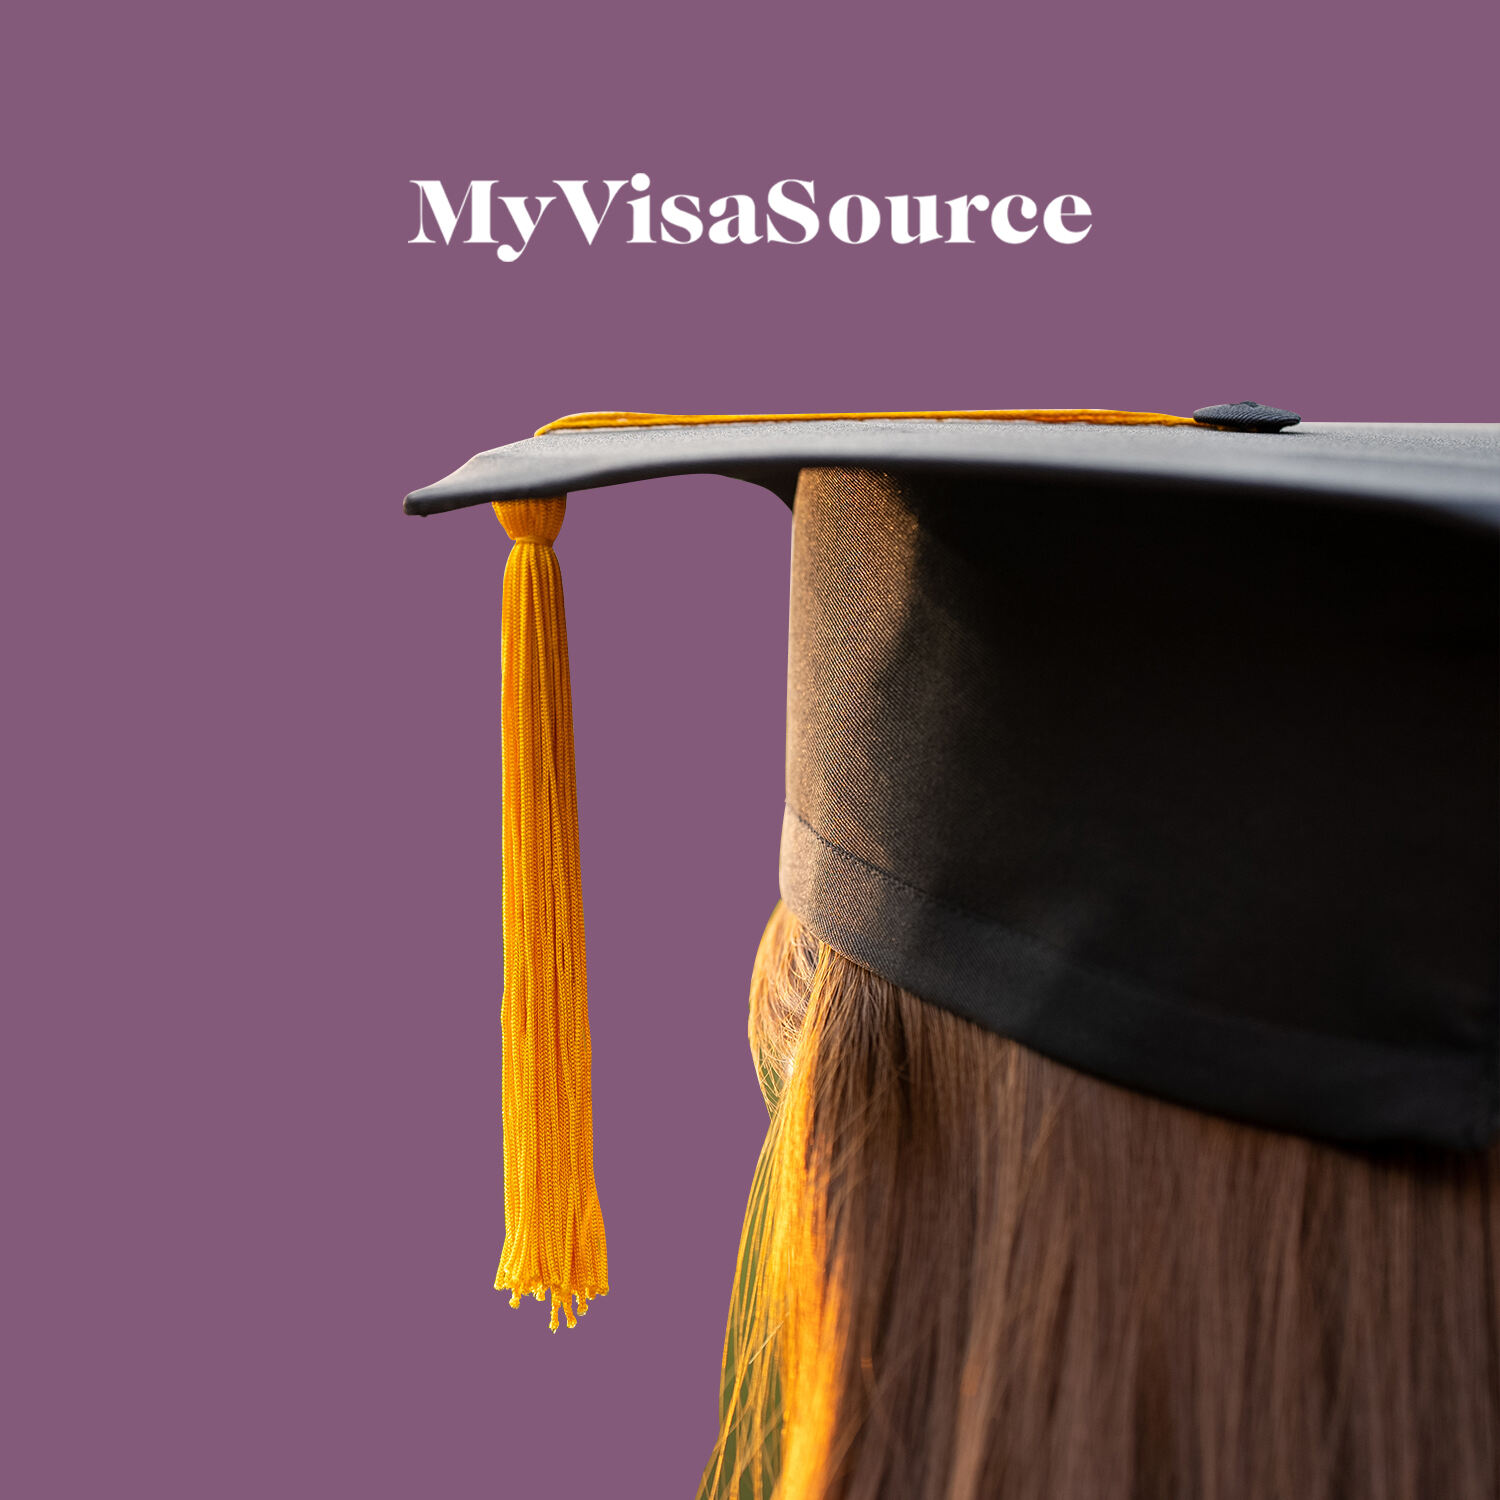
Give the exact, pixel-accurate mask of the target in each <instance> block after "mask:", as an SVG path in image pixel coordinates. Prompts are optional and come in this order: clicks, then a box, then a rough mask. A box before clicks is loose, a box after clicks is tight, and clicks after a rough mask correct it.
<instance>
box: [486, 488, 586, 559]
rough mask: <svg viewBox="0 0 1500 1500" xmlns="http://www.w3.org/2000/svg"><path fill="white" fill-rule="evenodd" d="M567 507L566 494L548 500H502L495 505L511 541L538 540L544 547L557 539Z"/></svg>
mask: <svg viewBox="0 0 1500 1500" xmlns="http://www.w3.org/2000/svg"><path fill="white" fill-rule="evenodd" d="M567 509H568V497H567V496H566V495H554V496H552V497H551V498H550V499H546V500H501V501H497V502H496V504H495V514H496V515H497V516H499V518H500V524H501V525H502V526H503V527H504V528H505V534H506V536H508V537H509V538H510V539H511V541H513V542H535V543H537V545H539V546H543V547H550V546H551V545H552V544H553V542H555V541H556V540H557V533H558V532H559V531H561V530H562V523H563V516H564V514H565V513H566V512H567Z"/></svg>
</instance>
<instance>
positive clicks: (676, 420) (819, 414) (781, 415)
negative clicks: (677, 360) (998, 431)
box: [536, 406, 1198, 437]
mask: <svg viewBox="0 0 1500 1500" xmlns="http://www.w3.org/2000/svg"><path fill="white" fill-rule="evenodd" d="M876 420H885V421H907V420H924V421H929V422H950V421H963V422H1090V423H1097V424H1102V425H1106V426H1110V425H1114V426H1126V427H1194V426H1197V425H1198V424H1197V423H1195V422H1194V421H1193V419H1192V418H1191V417H1174V416H1171V415H1169V414H1168V413H1166V412H1160V411H1113V410H1110V409H1109V408H1107V407H1093V406H1067V407H1036V408H1028V409H1020V408H1017V409H1014V410H1007V411H796V412H776V413H760V414H752V415H748V416H747V415H741V416H697V417H684V416H670V415H667V414H666V413H663V412H655V411H580V412H574V413H573V415H572V416H570V417H559V418H558V419H557V420H556V421H555V422H548V423H547V425H546V426H545V427H538V428H537V430H536V436H537V437H541V436H542V434H543V433H546V432H571V431H576V430H578V429H580V428H588V427H704V426H708V425H710V424H714V423H720V422H873V421H876Z"/></svg>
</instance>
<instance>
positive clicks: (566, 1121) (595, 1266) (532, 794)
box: [495, 495, 609, 1330]
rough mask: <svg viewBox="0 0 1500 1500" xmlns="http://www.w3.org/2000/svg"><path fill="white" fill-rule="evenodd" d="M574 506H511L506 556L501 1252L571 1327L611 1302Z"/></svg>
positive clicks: (515, 1281) (514, 1291)
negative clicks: (571, 643)
mask: <svg viewBox="0 0 1500 1500" xmlns="http://www.w3.org/2000/svg"><path fill="white" fill-rule="evenodd" d="M566 507H567V497H566V496H563V495H559V496H555V497H553V498H551V499H545V500H505V501H500V502H498V503H496V505H495V514H496V515H497V516H498V517H499V518H500V524H501V525H502V526H503V527H504V528H505V530H506V532H507V534H508V535H509V536H510V539H511V541H512V542H514V543H515V545H514V546H513V547H512V548H511V552H510V557H509V559H508V560H507V561H506V564H505V596H504V604H503V606H502V609H501V639H502V654H503V658H504V661H503V675H502V679H501V690H500V704H501V750H502V755H503V758H504V778H505V800H504V811H503V827H504V840H505V854H504V876H505V894H504V933H505V996H504V999H503V1000H502V1002H501V1006H500V1035H501V1045H502V1048H503V1096H504V1097H503V1108H504V1115H505V1247H504V1249H503V1250H502V1251H501V1254H500V1269H499V1271H498V1273H497V1274H496V1276H495V1287H496V1289H497V1290H499V1291H508V1292H509V1293H510V1294H511V1298H510V1303H511V1306H512V1307H517V1306H519V1305H520V1300H521V1297H522V1295H523V1294H524V1295H530V1296H533V1297H535V1298H537V1300H538V1301H541V1300H542V1299H543V1298H545V1297H547V1296H549V1295H550V1296H551V1299H552V1312H551V1320H550V1321H551V1326H552V1328H553V1329H554V1330H555V1329H556V1328H557V1315H558V1311H559V1308H561V1310H562V1312H563V1314H564V1316H566V1318H567V1320H568V1327H569V1328H573V1327H576V1326H577V1323H576V1319H575V1317H574V1303H575V1302H576V1306H577V1311H578V1313H580V1314H582V1313H584V1312H586V1311H587V1310H588V1303H589V1299H590V1298H591V1297H602V1296H603V1295H604V1294H605V1293H606V1292H607V1291H608V1290H609V1271H608V1265H607V1261H606V1257H605V1248H604V1220H603V1217H602V1215H601V1214H600V1212H599V1195H598V1193H597V1191H596V1190H595V1187H594V1111H593V1098H592V1091H591V1084H590V1076H589V1074H590V1050H589V1017H588V966H587V963H586V961H585V958H584V949H583V896H582V890H581V884H580V880H579V865H578V791H577V781H576V776H575V771H574V764H573V699H572V693H571V691H570V689H569V685H568V628H567V623H566V621H565V620H564V618H563V594H562V573H561V571H560V570H559V568H558V566H557V555H556V553H554V552H553V550H552V543H553V541H554V540H556V537H557V533H558V530H559V529H560V528H561V526H562V521H563V513H564V511H565V509H566Z"/></svg>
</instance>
